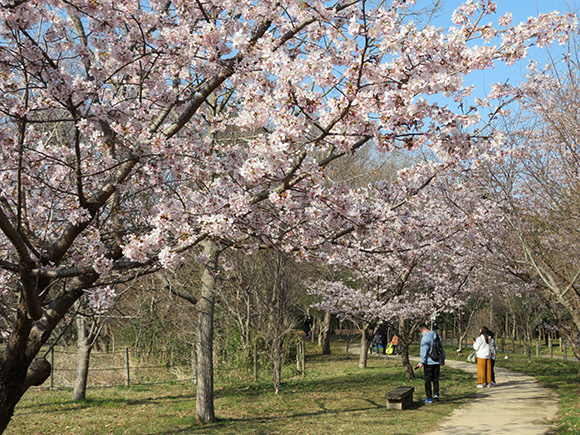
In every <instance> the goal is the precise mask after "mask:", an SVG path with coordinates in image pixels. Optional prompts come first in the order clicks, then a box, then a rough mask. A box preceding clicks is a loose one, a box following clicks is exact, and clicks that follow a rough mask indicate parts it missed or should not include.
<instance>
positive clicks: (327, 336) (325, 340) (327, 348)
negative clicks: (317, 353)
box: [322, 311, 330, 355]
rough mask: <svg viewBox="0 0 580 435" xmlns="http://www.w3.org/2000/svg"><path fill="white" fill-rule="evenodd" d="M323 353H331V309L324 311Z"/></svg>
mask: <svg viewBox="0 0 580 435" xmlns="http://www.w3.org/2000/svg"><path fill="white" fill-rule="evenodd" d="M322 355H330V311H327V312H326V313H324V325H322Z"/></svg>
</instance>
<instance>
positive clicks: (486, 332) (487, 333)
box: [481, 326, 490, 343]
mask: <svg viewBox="0 0 580 435" xmlns="http://www.w3.org/2000/svg"><path fill="white" fill-rule="evenodd" d="M481 333H482V334H483V337H484V338H485V342H486V343H489V335H490V333H489V329H487V326H482V327H481Z"/></svg>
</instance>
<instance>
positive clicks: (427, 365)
mask: <svg viewBox="0 0 580 435" xmlns="http://www.w3.org/2000/svg"><path fill="white" fill-rule="evenodd" d="M419 331H420V332H421V334H423V337H422V338H421V362H420V363H419V364H417V368H421V367H423V370H424V374H425V396H426V398H425V400H424V401H423V402H424V403H433V401H435V402H438V401H439V400H440V399H439V375H440V371H441V366H444V365H445V350H443V346H441V355H440V357H439V358H438V361H434V360H433V359H431V356H432V355H433V353H432V352H433V348H434V346H435V340H436V339H438V340H441V337H439V336H438V335H437V332H435V331H431V330H430V329H429V328H428V327H427V325H426V324H425V323H421V324H420V325H419ZM431 384H433V385H431Z"/></svg>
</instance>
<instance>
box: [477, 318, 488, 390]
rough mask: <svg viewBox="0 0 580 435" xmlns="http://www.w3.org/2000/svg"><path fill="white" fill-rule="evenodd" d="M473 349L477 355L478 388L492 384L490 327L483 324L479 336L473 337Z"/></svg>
mask: <svg viewBox="0 0 580 435" xmlns="http://www.w3.org/2000/svg"><path fill="white" fill-rule="evenodd" d="M473 349H474V350H475V356H476V357H477V388H483V387H490V386H491V382H492V380H491V344H490V338H489V329H487V327H485V326H483V327H482V328H481V329H480V331H479V337H477V338H474V339H473Z"/></svg>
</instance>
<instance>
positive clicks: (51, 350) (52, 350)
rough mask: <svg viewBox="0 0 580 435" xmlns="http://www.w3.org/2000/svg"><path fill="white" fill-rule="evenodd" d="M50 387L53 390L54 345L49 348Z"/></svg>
mask: <svg viewBox="0 0 580 435" xmlns="http://www.w3.org/2000/svg"><path fill="white" fill-rule="evenodd" d="M50 389H51V390H54V347H53V348H52V349H50Z"/></svg>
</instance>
